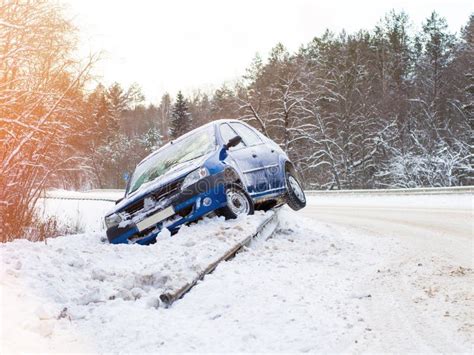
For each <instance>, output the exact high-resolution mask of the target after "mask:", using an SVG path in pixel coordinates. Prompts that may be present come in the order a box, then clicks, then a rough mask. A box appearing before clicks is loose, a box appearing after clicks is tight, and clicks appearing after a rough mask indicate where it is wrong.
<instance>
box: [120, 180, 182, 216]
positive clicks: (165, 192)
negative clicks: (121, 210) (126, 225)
mask: <svg viewBox="0 0 474 355" xmlns="http://www.w3.org/2000/svg"><path fill="white" fill-rule="evenodd" d="M183 180H184V179H180V180H177V181H173V182H172V183H170V184H168V185H165V186H163V187H161V188H160V189H158V190H156V191H153V192H152V193H151V194H150V195H148V196H146V197H150V196H153V198H154V199H155V201H159V200H161V199H163V198H169V197H171V196H173V195H175V194H177V193H178V192H179V191H180V189H181V185H182V184H183ZM143 207H144V199H141V200H140V201H137V202H135V203H134V204H132V205H130V206H128V207H126V208H125V212H127V213H128V214H130V215H133V214H134V213H136V212H138V211H140V210H142V209H143Z"/></svg>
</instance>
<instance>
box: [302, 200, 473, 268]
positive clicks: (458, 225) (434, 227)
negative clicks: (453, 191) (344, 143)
mask: <svg viewBox="0 0 474 355" xmlns="http://www.w3.org/2000/svg"><path fill="white" fill-rule="evenodd" d="M386 198H387V197H386ZM416 198H417V197H411V199H414V200H416ZM425 198H426V197H425ZM397 199H398V197H397ZM422 199H423V198H422ZM439 199H440V197H439V196H436V197H431V198H430V200H435V201H436V200H439ZM460 199H461V200H462V199H465V197H464V196H462V197H461V198H460ZM318 200H319V198H318V197H310V201H311V203H310V204H309V205H308V207H307V208H306V209H304V210H303V211H302V214H303V215H304V216H306V217H309V218H316V219H317V220H318V221H320V222H325V223H329V224H336V225H338V226H341V227H342V226H343V227H347V228H350V229H354V230H357V231H359V233H364V234H367V235H372V236H382V237H383V236H397V237H399V238H400V239H401V240H403V241H404V242H405V243H408V244H410V245H412V246H413V252H414V253H416V254H419V255H423V254H426V253H428V252H429V253H437V254H440V255H443V256H445V257H448V258H450V259H451V260H453V261H455V262H458V263H459V264H460V265H462V266H464V267H472V266H473V265H472V262H473V259H472V258H473V244H472V243H473V226H474V225H473V221H474V220H473V211H472V201H471V205H468V204H466V201H463V202H461V203H460V205H459V206H448V207H444V206H443V205H442V204H441V203H440V204H439V205H437V206H429V205H423V204H420V205H419V206H416V207H410V206H409V207H403V206H400V205H394V206H380V205H375V206H367V204H366V203H365V202H366V199H363V200H361V201H360V204H359V205H357V204H355V205H354V203H357V202H356V201H357V199H356V201H353V205H352V206H347V205H346V204H347V199H344V201H341V203H340V204H339V205H338V204H337V201H338V198H332V199H331V203H330V204H325V198H321V200H322V201H318ZM339 200H341V199H340V198H339ZM352 200H354V198H353V199H352ZM364 200H365V201H364ZM467 202H469V201H467Z"/></svg>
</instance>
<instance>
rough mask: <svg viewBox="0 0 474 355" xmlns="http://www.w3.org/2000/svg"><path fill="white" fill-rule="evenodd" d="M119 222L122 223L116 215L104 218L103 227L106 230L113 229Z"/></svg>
mask: <svg viewBox="0 0 474 355" xmlns="http://www.w3.org/2000/svg"><path fill="white" fill-rule="evenodd" d="M120 222H122V218H121V217H120V216H119V215H118V214H116V213H113V214H111V215H110V216H107V217H105V225H106V226H107V228H112V227H115V226H116V225H118V224H120Z"/></svg>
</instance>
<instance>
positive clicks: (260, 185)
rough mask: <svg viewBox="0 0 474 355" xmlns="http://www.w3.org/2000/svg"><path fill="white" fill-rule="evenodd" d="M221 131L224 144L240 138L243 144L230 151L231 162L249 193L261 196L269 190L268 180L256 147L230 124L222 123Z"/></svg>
mask: <svg viewBox="0 0 474 355" xmlns="http://www.w3.org/2000/svg"><path fill="white" fill-rule="evenodd" d="M219 131H220V134H221V137H222V139H223V141H224V142H228V141H229V139H231V138H234V137H235V136H240V137H241V138H242V142H241V143H240V144H239V145H237V146H236V147H232V148H230V149H229V152H228V153H229V156H230V157H231V161H233V162H234V163H235V166H234V167H235V168H236V169H237V170H239V171H240V173H241V175H242V176H243V179H244V180H245V181H244V182H243V183H244V184H245V186H246V188H247V191H248V193H249V194H250V195H256V194H260V193H262V192H265V191H266V190H268V179H267V176H266V173H265V167H264V165H263V164H262V161H261V160H260V159H259V157H258V154H257V151H256V149H255V147H254V146H252V145H251V144H250V140H249V139H248V138H246V137H245V136H243V135H241V134H239V133H237V132H236V131H235V130H234V129H233V128H231V126H230V125H229V124H228V123H222V124H220V126H219Z"/></svg>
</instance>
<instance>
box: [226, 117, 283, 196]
mask: <svg viewBox="0 0 474 355" xmlns="http://www.w3.org/2000/svg"><path fill="white" fill-rule="evenodd" d="M230 125H231V126H232V128H234V130H235V131H236V132H237V133H238V134H239V135H240V136H242V137H246V138H247V142H248V144H249V145H250V147H252V148H253V150H254V152H255V153H256V154H257V156H258V159H259V160H260V162H261V164H262V165H263V167H264V169H265V175H266V177H267V190H270V191H273V190H278V189H280V188H282V187H284V185H283V186H282V184H281V175H282V174H281V171H280V165H279V159H278V151H277V149H275V147H274V144H273V143H272V144H270V142H267V141H265V140H264V139H262V138H261V137H260V134H258V133H257V132H255V131H256V130H255V129H254V128H252V127H249V126H247V125H245V124H243V123H239V122H231V124H230Z"/></svg>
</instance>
